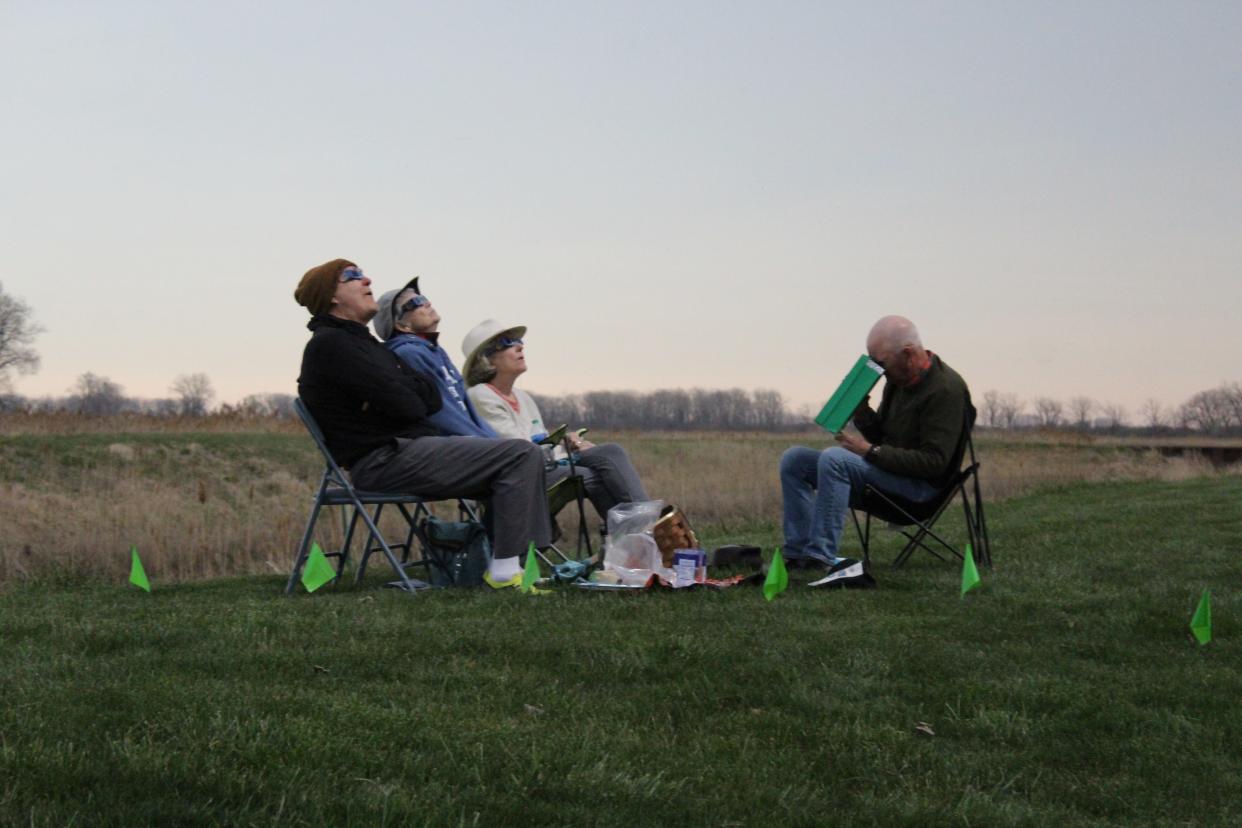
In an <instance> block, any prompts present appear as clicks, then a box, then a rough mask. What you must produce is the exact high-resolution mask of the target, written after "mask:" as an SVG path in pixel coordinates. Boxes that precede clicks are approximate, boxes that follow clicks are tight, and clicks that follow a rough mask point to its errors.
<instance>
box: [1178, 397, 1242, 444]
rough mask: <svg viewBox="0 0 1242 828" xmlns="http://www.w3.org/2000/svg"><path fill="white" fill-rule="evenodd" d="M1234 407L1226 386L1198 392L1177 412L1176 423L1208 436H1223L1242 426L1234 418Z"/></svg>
mask: <svg viewBox="0 0 1242 828" xmlns="http://www.w3.org/2000/svg"><path fill="white" fill-rule="evenodd" d="M1234 415H1235V406H1234V401H1233V399H1232V395H1231V389H1230V388H1229V387H1228V386H1222V387H1221V388H1213V389H1212V390H1210V391H1200V392H1199V393H1198V394H1195V395H1194V396H1193V397H1191V398H1190V399H1189V400H1187V401H1186V402H1185V403H1184V404H1183V405H1182V407H1181V408H1180V409H1179V410H1178V422H1179V424H1180V425H1182V426H1183V427H1185V428H1196V429H1199V430H1200V431H1206V432H1207V433H1209V434H1223V433H1224V432H1226V431H1229V430H1230V429H1232V428H1236V427H1238V426H1242V420H1238V419H1236V418H1235V416H1234Z"/></svg>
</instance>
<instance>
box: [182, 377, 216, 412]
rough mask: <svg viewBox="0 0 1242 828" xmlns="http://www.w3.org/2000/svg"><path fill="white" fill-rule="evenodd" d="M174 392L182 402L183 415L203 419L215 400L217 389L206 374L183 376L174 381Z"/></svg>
mask: <svg viewBox="0 0 1242 828" xmlns="http://www.w3.org/2000/svg"><path fill="white" fill-rule="evenodd" d="M172 392H173V393H174V394H176V395H177V398H178V399H179V400H180V401H181V414H182V415H183V416H186V417H202V416H203V415H205V414H206V413H207V409H208V408H209V407H210V406H211V401H212V400H213V399H214V398H215V396H216V392H215V389H213V388H212V387H211V380H210V379H209V378H208V376H207V375H206V374H182V375H181V376H179V377H177V379H176V380H174V381H173V384H172Z"/></svg>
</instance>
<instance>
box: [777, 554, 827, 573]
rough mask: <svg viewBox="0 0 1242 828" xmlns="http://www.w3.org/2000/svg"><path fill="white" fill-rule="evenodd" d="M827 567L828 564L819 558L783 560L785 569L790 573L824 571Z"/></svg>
mask: <svg viewBox="0 0 1242 828" xmlns="http://www.w3.org/2000/svg"><path fill="white" fill-rule="evenodd" d="M827 567H828V562H827V561H822V560H820V559H819V558H810V557H797V558H786V559H785V569H786V570H788V571H790V572H806V571H808V570H818V569H826V568H827Z"/></svg>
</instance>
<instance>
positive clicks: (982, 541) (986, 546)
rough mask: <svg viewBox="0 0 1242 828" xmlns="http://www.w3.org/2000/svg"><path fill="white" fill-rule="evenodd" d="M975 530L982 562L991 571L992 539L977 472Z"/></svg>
mask: <svg viewBox="0 0 1242 828" xmlns="http://www.w3.org/2000/svg"><path fill="white" fill-rule="evenodd" d="M974 489H975V520H976V521H977V522H976V525H975V528H976V530H977V535H978V536H979V547H980V549H981V551H982V554H983V557H982V558H981V560H982V561H983V563H984V565H985V566H987V567H988V568H989V569H991V568H992V538H991V537H990V536H989V535H988V522H987V520H986V519H985V518H984V516H983V493H982V492H981V491H980V489H979V473H978V472H975V485H974Z"/></svg>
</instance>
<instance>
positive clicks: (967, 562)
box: [962, 543, 979, 598]
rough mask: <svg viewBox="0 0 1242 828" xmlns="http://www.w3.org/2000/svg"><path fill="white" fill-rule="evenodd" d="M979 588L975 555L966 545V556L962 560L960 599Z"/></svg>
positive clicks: (968, 545)
mask: <svg viewBox="0 0 1242 828" xmlns="http://www.w3.org/2000/svg"><path fill="white" fill-rule="evenodd" d="M977 586H979V570H978V569H977V568H976V567H975V553H974V552H973V551H971V548H970V544H969V543H968V544H966V555H965V556H964V557H963V558H962V597H963V598H965V597H966V593H968V592H970V591H971V590H972V589H974V588H975V587H977Z"/></svg>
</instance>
